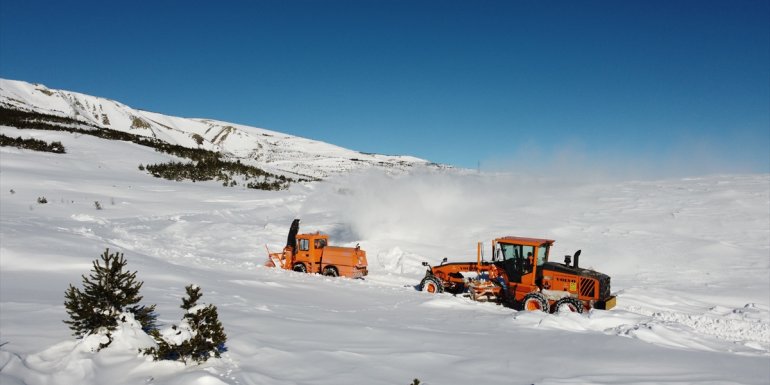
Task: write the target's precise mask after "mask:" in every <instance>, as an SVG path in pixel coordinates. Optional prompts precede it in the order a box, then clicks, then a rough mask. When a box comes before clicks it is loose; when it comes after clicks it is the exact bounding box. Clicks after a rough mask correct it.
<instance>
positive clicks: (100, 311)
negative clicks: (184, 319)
mask: <svg viewBox="0 0 770 385" xmlns="http://www.w3.org/2000/svg"><path fill="white" fill-rule="evenodd" d="M126 263H127V262H126V260H125V259H124V258H123V254H122V253H119V252H118V253H114V254H110V249H106V250H105V251H104V254H102V255H101V261H99V260H98V259H97V260H94V261H93V269H92V270H91V274H90V275H89V276H88V277H86V276H85V275H83V276H82V278H83V290H82V291H81V290H80V289H78V288H75V287H74V286H72V285H70V286H69V288H68V289H67V291H66V292H65V293H64V298H65V301H64V306H65V308H66V310H67V314H69V316H70V319H69V320H65V321H64V323H66V324H68V325H69V327H70V329H72V331H73V335H74V336H77V337H78V338H82V337H84V336H86V335H88V334H92V333H98V332H106V335H107V337H108V338H109V340H108V342H107V343H105V344H102V345H101V346H100V347H99V348H100V349H101V348H104V347H106V346H108V345H109V344H110V342H112V337H111V333H110V332H111V331H113V330H115V328H116V327H117V325H118V320H119V319H120V315H121V314H122V313H123V312H125V311H128V312H132V313H134V314H135V315H136V317H135V318H136V319H137V320H138V321H139V322H140V323H141V324H142V327H143V329H145V330H151V329H153V328H155V327H156V326H155V320H156V318H157V315H156V314H155V305H152V306H138V305H137V304H138V303H139V301H141V300H142V297H141V296H140V295H139V289H140V288H141V287H142V284H143V282H137V281H136V272H133V273H132V272H128V271H124V268H125V267H126Z"/></svg>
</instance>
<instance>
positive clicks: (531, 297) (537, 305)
mask: <svg viewBox="0 0 770 385" xmlns="http://www.w3.org/2000/svg"><path fill="white" fill-rule="evenodd" d="M521 308H522V310H526V311H542V312H545V313H548V311H549V308H548V300H547V299H545V296H544V295H542V294H540V293H529V294H527V295H525V296H524V299H523V300H522V301H521Z"/></svg>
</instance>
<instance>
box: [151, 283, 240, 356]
mask: <svg viewBox="0 0 770 385" xmlns="http://www.w3.org/2000/svg"><path fill="white" fill-rule="evenodd" d="M185 290H186V291H187V298H183V299H182V306H181V308H182V309H184V310H185V314H184V316H183V317H182V321H181V322H180V323H179V325H172V326H171V327H170V328H167V329H164V330H162V331H159V330H154V331H152V332H151V333H150V335H151V336H152V337H153V338H154V339H155V342H157V343H158V346H157V347H153V348H149V349H145V350H143V352H144V353H145V354H148V355H150V356H152V357H153V359H154V360H156V361H157V360H177V361H188V360H192V361H195V362H197V363H202V362H205V361H206V360H208V359H209V358H211V357H217V358H219V357H220V354H221V353H223V352H225V351H227V348H226V347H225V342H226V341H227V335H225V330H224V327H223V326H222V323H221V322H220V321H219V315H218V314H217V307H216V306H214V305H199V304H198V300H199V299H200V298H201V296H202V294H201V289H200V288H199V287H198V286H195V285H189V286H187V287H185Z"/></svg>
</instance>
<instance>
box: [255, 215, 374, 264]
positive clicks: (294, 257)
mask: <svg viewBox="0 0 770 385" xmlns="http://www.w3.org/2000/svg"><path fill="white" fill-rule="evenodd" d="M298 232H299V219H295V220H294V221H293V222H292V223H291V227H290V228H289V236H288V238H287V239H286V247H284V249H283V251H282V252H280V253H270V251H268V256H269V259H268V261H267V263H265V265H266V266H270V267H275V266H278V267H280V268H283V269H286V270H294V271H298V272H302V273H318V274H323V275H326V276H330V277H339V276H342V277H350V278H363V277H364V276H366V275H367V274H368V270H367V262H366V251H363V250H361V248H360V247H358V246H356V247H337V246H329V236H328V235H326V234H321V233H319V232H316V233H310V234H297V233H298Z"/></svg>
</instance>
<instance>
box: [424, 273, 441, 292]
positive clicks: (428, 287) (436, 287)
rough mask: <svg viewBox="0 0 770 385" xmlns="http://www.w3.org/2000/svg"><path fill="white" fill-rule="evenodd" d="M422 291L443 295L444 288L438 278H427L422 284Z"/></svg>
mask: <svg viewBox="0 0 770 385" xmlns="http://www.w3.org/2000/svg"><path fill="white" fill-rule="evenodd" d="M420 291H425V292H428V293H433V294H437V293H442V292H444V286H443V285H442V284H441V280H439V279H438V278H436V277H425V278H423V279H422V281H421V282H420Z"/></svg>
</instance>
